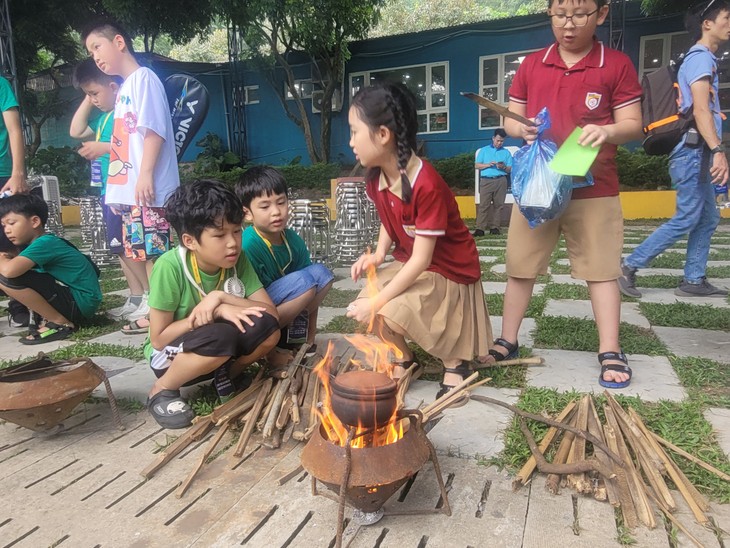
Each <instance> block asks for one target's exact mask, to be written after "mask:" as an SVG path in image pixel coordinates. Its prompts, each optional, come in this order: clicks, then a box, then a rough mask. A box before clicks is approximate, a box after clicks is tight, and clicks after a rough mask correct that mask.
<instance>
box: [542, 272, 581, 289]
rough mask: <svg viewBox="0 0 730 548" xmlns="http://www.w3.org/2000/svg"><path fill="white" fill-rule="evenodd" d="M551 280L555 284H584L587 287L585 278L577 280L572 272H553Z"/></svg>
mask: <svg viewBox="0 0 730 548" xmlns="http://www.w3.org/2000/svg"><path fill="white" fill-rule="evenodd" d="M550 281H551V282H552V283H554V284H570V285H582V286H585V287H587V284H586V282H585V280H577V279H575V278H573V276H571V275H570V274H553V275H552V276H551V279H550Z"/></svg>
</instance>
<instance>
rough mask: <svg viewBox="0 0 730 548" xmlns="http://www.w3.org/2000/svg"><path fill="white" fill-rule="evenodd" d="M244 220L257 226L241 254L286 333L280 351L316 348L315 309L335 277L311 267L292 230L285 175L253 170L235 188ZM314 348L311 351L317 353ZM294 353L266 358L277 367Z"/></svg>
mask: <svg viewBox="0 0 730 548" xmlns="http://www.w3.org/2000/svg"><path fill="white" fill-rule="evenodd" d="M235 190H236V194H237V195H238V197H239V198H240V200H241V203H242V204H243V211H244V213H245V215H244V218H245V219H246V221H248V222H250V223H253V226H249V227H248V228H246V230H245V231H244V233H243V250H244V252H245V253H246V256H247V257H248V260H249V261H251V263H252V264H253V267H254V269H256V273H257V274H258V275H259V278H260V279H261V282H262V283H263V284H264V287H265V288H266V292H267V293H268V294H269V297H270V298H271V300H272V301H273V302H274V304H275V305H276V310H277V312H278V313H279V322H280V324H281V326H282V327H283V328H284V330H283V332H282V340H281V342H280V343H279V345H280V346H285V345H287V343H303V342H307V343H308V344H310V345H313V344H314V336H315V334H316V332H317V310H318V308H319V305H320V304H322V301H323V300H324V298H325V296H326V295H327V292H328V291H329V290H330V287H332V281H333V280H334V274H332V271H331V270H330V269H328V268H327V267H326V266H324V265H323V264H312V261H311V259H310V256H309V250H308V249H307V246H306V244H305V243H304V240H302V239H301V238H300V237H299V235H298V234H297V233H296V232H294V231H293V230H292V229H290V228H286V225H287V222H288V220H289V191H288V188H287V185H286V180H285V179H284V176H283V175H282V174H281V173H280V172H279V171H277V170H276V169H274V168H273V167H269V166H254V167H252V168H250V169H248V170H246V172H245V173H244V174H243V175H242V176H241V179H240V180H239V181H238V182H237V183H236V187H235ZM315 348H316V347H314V346H312V347H310V349H309V352H310V353H312V352H314V350H315ZM290 357H291V352H289V351H286V350H284V349H280V350H279V352H276V353H272V354H271V355H270V356H268V357H267V359H268V361H269V364H270V365H272V366H274V367H277V366H281V365H283V364H284V363H286V362H287V360H288V359H289V358H290Z"/></svg>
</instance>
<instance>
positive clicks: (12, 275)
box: [0, 194, 101, 344]
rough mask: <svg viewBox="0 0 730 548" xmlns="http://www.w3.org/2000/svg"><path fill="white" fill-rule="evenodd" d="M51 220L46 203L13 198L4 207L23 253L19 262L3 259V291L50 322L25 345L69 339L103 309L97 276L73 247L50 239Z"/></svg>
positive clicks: (9, 231) (0, 217)
mask: <svg viewBox="0 0 730 548" xmlns="http://www.w3.org/2000/svg"><path fill="white" fill-rule="evenodd" d="M47 220H48V204H46V202H45V201H43V199H42V198H39V197H37V196H34V195H32V194H14V195H12V196H9V197H7V198H4V199H3V200H2V201H0V222H1V223H2V226H3V230H4V232H5V235H6V236H7V237H8V240H10V242H12V243H13V245H15V246H17V247H19V248H20V249H21V251H20V254H19V255H17V256H11V255H10V254H8V253H0V289H2V290H3V291H4V292H5V293H6V294H7V295H8V296H9V297H10V298H13V299H16V300H17V301H19V302H20V303H22V304H23V305H25V306H27V307H28V308H29V309H30V310H32V311H33V312H35V313H36V314H38V315H40V316H41V317H42V318H45V322H44V323H42V324H41V325H36V326H35V327H32V328H31V329H30V333H29V335H28V336H27V337H24V338H21V339H20V342H21V343H23V344H40V343H45V342H49V341H55V340H60V339H65V338H67V337H69V336H70V335H71V334H72V333H73V332H74V331H76V329H77V328H78V325H79V323H81V322H83V321H84V320H88V319H90V318H92V317H93V316H94V314H95V313H96V310H97V309H98V308H99V304H101V289H100V287H99V273H98V270H97V269H96V267H95V266H94V264H93V263H92V262H91V260H90V259H89V258H88V257H86V256H85V255H84V254H83V253H81V252H80V251H79V250H78V249H76V247H74V246H73V244H71V243H70V242H67V241H66V240H63V239H61V238H58V237H57V236H54V235H52V234H46V233H45V224H46V221H47Z"/></svg>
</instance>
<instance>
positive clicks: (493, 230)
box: [489, 228, 502, 234]
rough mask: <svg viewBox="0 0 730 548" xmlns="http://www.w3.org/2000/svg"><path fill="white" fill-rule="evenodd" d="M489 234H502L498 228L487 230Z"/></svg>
mask: <svg viewBox="0 0 730 548" xmlns="http://www.w3.org/2000/svg"><path fill="white" fill-rule="evenodd" d="M489 233H490V234H502V232H501V231H500V230H499V229H498V228H492V229H490V230H489Z"/></svg>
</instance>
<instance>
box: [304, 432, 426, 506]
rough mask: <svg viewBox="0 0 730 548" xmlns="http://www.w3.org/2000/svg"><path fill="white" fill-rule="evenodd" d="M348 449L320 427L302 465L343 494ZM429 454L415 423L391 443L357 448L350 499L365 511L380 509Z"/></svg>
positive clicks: (353, 459)
mask: <svg viewBox="0 0 730 548" xmlns="http://www.w3.org/2000/svg"><path fill="white" fill-rule="evenodd" d="M345 451H346V450H345V448H344V447H340V446H338V445H335V444H334V443H332V442H330V441H329V440H328V439H327V437H326V434H325V433H324V432H323V430H322V428H321V427H320V428H318V429H317V430H316V431H315V432H314V433H313V434H312V437H311V438H310V440H309V442H307V445H305V446H304V449H303V450H302V455H301V461H302V466H303V467H304V469H305V470H307V472H309V473H310V474H311V475H312V476H314V477H315V478H317V480H319V481H321V482H322V483H324V484H325V485H326V486H327V487H328V488H329V489H331V490H332V491H334V492H335V493H339V491H340V484H341V483H342V479H343V477H344V474H345V468H346V457H345ZM429 456H430V452H429V448H428V445H427V444H426V442H425V440H424V439H423V438H422V437H420V436H419V435H418V432H417V431H416V428H414V427H412V426H411V427H409V428H408V429H407V430H405V433H404V435H403V437H402V438H401V439H400V440H398V441H397V442H395V443H391V444H390V445H383V446H381V447H363V448H353V449H352V467H351V471H350V479H349V481H348V487H347V490H346V495H345V496H346V499H347V501H348V502H349V504H350V505H351V506H353V507H354V508H357V509H359V510H362V511H363V512H375V511H377V510H378V509H380V508H381V507H382V506H383V504H385V502H386V501H387V500H388V499H389V498H390V497H391V496H392V495H393V494H394V493H395V492H396V491H397V490H398V489H400V487H401V486H402V485H403V484H404V483H405V482H406V481H408V480H409V479H410V478H411V477H412V476H413V475H414V474H415V473H416V472H418V471H419V470H420V469H421V468H423V466H424V464H426V461H428V459H429Z"/></svg>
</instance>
